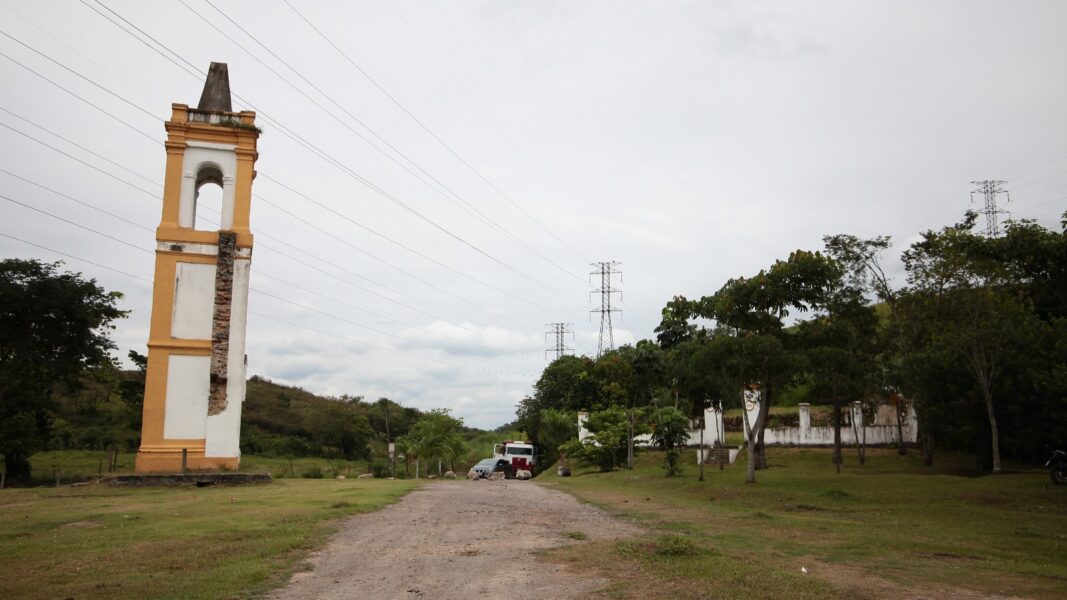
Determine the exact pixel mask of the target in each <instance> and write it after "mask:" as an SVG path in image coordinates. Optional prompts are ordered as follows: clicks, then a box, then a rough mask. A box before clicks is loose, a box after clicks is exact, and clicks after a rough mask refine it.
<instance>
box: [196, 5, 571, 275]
mask: <svg viewBox="0 0 1067 600" xmlns="http://www.w3.org/2000/svg"><path fill="white" fill-rule="evenodd" d="M178 1H179V2H180V3H181V4H182V5H183V6H185V7H186V8H187V9H189V11H190V12H192V13H193V14H194V15H196V16H197V17H199V18H200V19H201V20H202V21H204V22H205V23H207V24H208V25H209V26H210V27H211V28H213V29H214V30H215V31H217V32H219V34H221V35H222V36H224V37H225V38H226V39H228V40H230V41H231V42H232V43H233V44H234V45H236V46H237V47H238V48H241V50H243V51H244V52H245V53H246V54H249V55H250V56H252V58H253V59H255V60H256V61H257V62H259V63H260V64H261V65H263V66H264V67H265V68H267V69H268V70H269V71H270V72H271V73H273V74H274V75H275V76H276V77H278V78H279V79H281V80H282V81H283V82H285V83H286V84H288V85H289V86H290V87H292V88H293V89H295V90H296V91H297V92H298V93H300V94H301V95H302V96H304V97H305V98H307V99H308V100H309V101H310V102H312V103H313V104H315V106H317V107H318V108H319V109H320V110H322V111H323V112H326V113H327V114H329V115H330V116H331V117H333V118H334V119H335V120H336V121H337V122H338V123H341V125H343V126H344V127H345V128H346V129H348V130H349V131H351V132H352V133H353V134H355V135H356V136H358V137H359V138H360V139H362V140H363V141H365V142H367V144H369V145H370V146H371V147H372V148H374V149H375V150H377V151H378V152H379V153H381V154H382V155H383V156H385V157H387V158H389V159H390V160H391V161H393V163H395V164H396V165H397V166H399V167H401V168H402V169H404V170H405V171H407V172H408V173H409V174H411V175H412V176H413V177H415V178H416V179H419V181H421V182H422V183H424V184H426V186H427V187H429V188H430V189H432V190H433V191H435V192H437V193H438V194H440V195H441V196H442V197H443V198H445V199H446V200H448V201H449V202H451V203H453V204H455V205H456V206H457V207H459V208H460V209H461V210H463V211H464V212H466V213H467V214H470V215H471V216H473V217H475V218H476V219H479V220H481V221H482V222H483V223H485V224H486V225H488V226H489V227H491V228H493V229H494V230H496V231H497V232H498V233H500V234H501V235H503V236H504V237H505V238H507V239H509V240H511V241H513V242H515V243H516V244H518V245H520V246H522V247H523V248H524V249H526V250H528V251H529V252H531V253H533V254H534V255H536V256H538V257H539V258H541V259H542V260H544V261H546V262H548V263H549V264H551V265H552V266H553V267H555V268H557V269H559V270H560V271H562V272H563V273H566V274H567V275H569V276H571V277H573V278H574V279H576V280H578V281H582V278H581V277H579V276H577V275H575V274H574V273H572V272H570V271H568V270H567V269H565V268H564V267H563V266H561V265H559V264H558V263H556V262H555V261H553V260H552V259H550V258H548V257H547V256H545V255H544V254H542V253H541V252H540V251H538V250H537V249H536V248H534V247H533V246H531V245H529V244H527V243H526V242H524V241H523V240H522V239H520V238H519V237H518V236H516V235H515V234H513V233H511V232H510V231H508V230H507V229H506V228H505V227H503V226H502V225H500V224H499V223H497V222H496V221H494V220H493V219H492V218H491V217H489V216H488V215H486V214H485V213H484V212H482V211H481V210H479V209H478V207H476V206H475V205H474V204H472V203H471V202H469V201H467V200H466V199H465V198H463V197H462V196H461V195H459V194H458V193H456V192H455V191H454V190H452V188H450V187H449V186H448V185H446V184H445V183H443V182H442V181H440V180H439V179H437V178H436V177H434V175H433V174H432V173H430V172H428V171H427V170H426V169H424V168H423V167H422V166H420V165H419V164H418V163H417V162H416V161H414V160H412V159H411V158H410V157H409V156H407V155H406V154H405V153H404V152H403V151H401V150H400V149H399V148H397V147H396V146H394V145H393V144H392V143H390V142H389V140H387V139H385V138H384V137H382V136H381V135H379V134H378V132H376V131H375V130H374V129H373V128H372V127H371V126H370V125H368V124H367V123H365V122H364V121H363V120H361V119H360V118H359V117H357V116H356V115H354V114H352V112H351V111H349V110H348V109H347V108H345V106H344V105H343V104H342V103H340V102H337V101H336V100H334V99H333V97H332V96H331V95H330V94H328V93H326V92H325V91H323V90H322V88H320V87H319V86H317V85H315V83H314V82H312V81H311V80H310V79H308V78H307V77H305V76H304V74H303V73H302V72H301V71H300V70H299V69H296V68H295V67H293V66H292V65H290V64H289V63H288V62H286V61H285V59H283V58H282V57H281V56H279V55H278V54H277V53H276V52H274V51H273V50H271V49H270V47H268V46H267V45H266V44H264V43H263V42H261V41H259V38H257V37H256V36H254V35H252V33H251V32H249V31H248V30H247V29H245V28H244V27H243V26H242V25H241V24H240V23H238V22H237V21H235V20H233V19H232V18H231V17H230V16H229V15H227V14H226V13H225V12H224V11H223V10H222V9H220V8H219V7H218V6H216V5H215V4H214V3H213V2H211V0H204V1H205V2H206V3H207V4H208V5H209V6H210V7H211V8H213V9H214V10H215V11H216V12H218V13H219V14H220V15H222V17H223V18H225V19H226V20H227V21H229V22H230V23H231V24H232V25H233V26H234V27H236V28H237V29H239V30H240V31H241V32H242V33H244V34H245V35H246V36H248V37H249V38H250V39H251V40H252V41H253V42H255V43H256V44H258V45H259V47H261V48H263V49H264V50H265V51H267V53H269V54H270V55H271V56H273V57H274V58H275V59H276V60H277V61H278V62H280V63H281V64H282V65H284V66H285V67H286V68H287V69H289V70H290V71H292V72H293V73H294V74H296V76H297V77H299V78H300V79H301V80H302V81H303V82H304V83H306V84H307V85H309V86H311V87H312V88H313V89H314V90H315V91H316V92H318V93H319V94H321V95H322V96H323V97H324V98H326V99H327V100H329V101H330V102H331V103H332V104H333V105H334V106H336V107H337V108H338V109H340V110H341V112H343V113H344V114H346V115H348V117H349V118H350V119H352V120H353V121H355V122H356V123H358V124H359V125H360V126H361V127H363V128H364V129H366V130H367V131H368V132H369V133H370V134H371V135H372V136H374V137H375V138H376V139H377V140H379V141H380V142H382V143H383V144H385V145H386V146H387V147H388V148H389V149H390V150H392V151H393V152H394V153H396V154H397V155H399V156H400V157H401V158H403V159H404V160H405V161H406V162H407V163H408V164H410V165H411V166H412V167H414V168H415V169H417V170H418V171H419V173H421V174H422V175H425V176H426V177H428V178H429V179H430V180H431V181H433V183H434V184H436V185H437V186H438V187H434V186H433V185H431V184H430V183H429V182H428V181H426V180H425V179H423V178H422V177H421V176H420V175H418V174H416V173H413V172H412V171H411V170H410V169H409V168H408V167H407V166H406V165H404V164H402V163H400V162H399V161H398V160H397V159H396V158H394V157H393V156H392V155H390V154H389V153H387V152H385V151H384V150H383V149H382V148H380V147H379V146H377V145H376V144H375V143H374V142H372V141H371V140H368V139H367V138H366V137H365V136H363V135H362V134H360V133H359V132H357V131H355V130H353V129H352V128H351V127H349V126H348V125H347V124H346V123H344V122H343V121H341V120H340V119H339V118H337V117H336V116H335V115H333V114H332V113H330V112H329V111H327V110H326V108H325V107H323V106H322V105H321V104H319V103H318V102H316V101H315V100H313V99H312V98H311V97H310V96H308V95H307V94H306V93H305V92H304V91H303V90H301V89H300V88H299V87H297V86H295V85H293V84H292V83H291V82H289V81H288V80H286V79H285V78H284V77H282V75H281V74H280V73H278V72H277V71H275V70H274V69H272V68H270V67H269V66H268V65H266V64H265V63H264V62H263V61H261V60H259V58H258V57H257V56H256V55H255V54H252V53H251V52H249V51H248V50H247V49H245V48H244V47H243V46H241V44H240V43H238V42H237V41H236V40H234V39H233V38H232V37H230V36H229V35H227V34H226V33H225V32H224V31H222V30H221V29H219V27H217V26H216V25H215V24H214V23H212V22H211V21H210V20H208V19H207V18H206V17H204V16H203V15H201V14H200V13H199V12H197V11H196V10H194V9H193V8H192V7H191V6H189V5H188V4H187V3H186V2H185V0H178ZM294 10H295V9H294ZM394 101H395V100H394ZM416 120H417V119H416ZM431 135H432V132H431ZM442 190H443V191H442Z"/></svg>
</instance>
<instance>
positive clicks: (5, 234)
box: [0, 232, 535, 377]
mask: <svg viewBox="0 0 1067 600" xmlns="http://www.w3.org/2000/svg"><path fill="white" fill-rule="evenodd" d="M0 236H2V237H5V238H8V239H11V240H15V241H16V242H20V243H23V244H26V245H28V246H33V247H34V248H38V249H41V250H45V251H47V252H52V253H54V254H58V255H59V256H63V257H66V258H70V259H72V260H77V261H80V262H84V263H86V264H90V265H93V266H95V267H99V268H101V269H105V270H108V271H111V272H113V273H118V274H119V275H124V276H126V277H129V278H131V279H137V280H139V281H142V282H145V283H148V284H151V283H153V280H151V279H147V278H145V277H141V276H140V275H134V274H132V273H127V272H125V271H122V270H120V269H116V268H114V267H111V266H108V265H104V264H101V263H98V262H94V261H91V260H88V259H85V258H81V257H79V256H75V255H73V254H70V253H67V252H62V251H60V250H56V249H53V248H49V247H48V246H44V245H42V244H37V243H34V242H31V241H28V240H24V239H22V238H19V237H16V236H13V235H10V234H7V233H4V232H0ZM248 314H250V315H255V316H257V317H260V318H264V319H269V320H271V321H276V322H278V323H282V324H285V325H289V326H291V327H295V328H298V329H304V330H306V331H311V332H314V333H318V334H320V335H326V336H330V337H333V338H337V339H341V340H345V341H348V342H352V343H355V344H360V345H363V346H368V347H371V348H374V349H377V350H383V351H385V352H391V353H393V354H400V355H403V356H408V357H411V358H417V359H419V360H424V361H428V362H434V363H438V364H443V365H448V366H452V367H458V368H461V369H468V370H474V371H480V372H483V373H492V374H497V375H509V376H520V377H534V376H535V375H533V374H531V373H516V372H508V371H501V370H490V369H481V368H478V367H473V366H471V365H467V364H464V363H455V362H451V361H447V360H442V359H439V358H433V357H429V356H423V355H421V354H412V353H410V352H404V351H402V350H397V349H396V348H389V347H388V346H382V345H380V344H375V343H372V342H367V341H365V340H359V339H355V338H350V337H348V336H343V335H339V334H337V333H333V332H329V331H323V330H321V329H315V328H313V327H307V326H304V325H300V324H298V323H292V322H290V321H286V320H284V319H280V318H277V317H272V316H270V315H265V314H262V313H257V312H254V311H248Z"/></svg>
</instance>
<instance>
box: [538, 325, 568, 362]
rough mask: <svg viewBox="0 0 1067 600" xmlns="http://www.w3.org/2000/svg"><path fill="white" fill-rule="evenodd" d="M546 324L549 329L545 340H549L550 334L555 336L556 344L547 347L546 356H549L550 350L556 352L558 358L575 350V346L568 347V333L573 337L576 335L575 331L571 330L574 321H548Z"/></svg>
mask: <svg viewBox="0 0 1067 600" xmlns="http://www.w3.org/2000/svg"><path fill="white" fill-rule="evenodd" d="M546 325H547V326H548V327H549V330H548V331H546V332H545V341H548V336H549V335H552V336H555V339H556V345H555V346H554V347H552V348H545V356H548V353H549V352H555V353H556V358H559V357H561V356H563V355H564V354H567V353H568V352H574V348H568V347H567V344H566V338H567V334H568V333H569V334H571V338H572V339H573V337H574V332H573V331H570V330H569V328H570V327H571V326H573V325H574V323H546Z"/></svg>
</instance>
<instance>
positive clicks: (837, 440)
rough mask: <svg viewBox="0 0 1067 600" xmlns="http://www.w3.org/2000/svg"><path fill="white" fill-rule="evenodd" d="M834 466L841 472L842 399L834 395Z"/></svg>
mask: <svg viewBox="0 0 1067 600" xmlns="http://www.w3.org/2000/svg"><path fill="white" fill-rule="evenodd" d="M833 460H834V466H835V467H837V472H838V473H840V472H841V399H840V398H838V397H837V395H836V394H835V395H834V458H833Z"/></svg>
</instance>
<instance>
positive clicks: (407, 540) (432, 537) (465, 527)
mask: <svg viewBox="0 0 1067 600" xmlns="http://www.w3.org/2000/svg"><path fill="white" fill-rule="evenodd" d="M568 532H582V533H584V534H585V535H586V536H588V539H590V540H603V539H613V538H619V537H626V536H630V535H635V534H637V533H639V531H638V529H636V528H635V527H634V526H632V525H629V524H626V523H622V522H620V521H618V520H616V519H614V518H612V517H610V516H609V515H607V514H606V513H604V512H603V511H601V510H599V509H596V508H594V507H591V506H589V505H585V504H580V503H579V502H578V501H577V500H575V499H574V498H573V497H571V496H568V495H566V494H564V493H562V492H557V491H554V490H549V489H546V488H543V487H541V486H539V485H537V484H535V483H532V482H528V481H465V480H464V481H442V482H433V483H430V484H428V485H426V486H424V487H423V488H421V489H419V490H416V491H414V492H412V493H410V494H408V495H407V496H405V497H404V498H403V499H402V500H401V501H400V502H398V503H396V504H393V505H391V506H388V507H386V508H385V509H383V510H380V511H378V512H375V513H370V514H365V515H359V516H356V517H353V518H351V519H349V520H348V521H346V522H345V523H344V525H342V527H341V529H340V531H338V533H337V534H336V535H335V536H334V537H333V538H332V539H331V541H330V542H329V544H328V545H327V547H326V548H325V549H323V550H322V551H321V552H319V553H317V554H316V555H314V556H313V557H312V558H311V560H310V566H311V568H310V570H308V571H305V572H301V573H297V574H296V575H294V576H293V578H292V579H291V580H290V582H289V584H288V585H287V586H286V587H284V588H282V589H280V590H277V591H276V592H275V593H273V594H272V595H270V596H269V597H270V598H273V599H276V600H282V599H285V600H292V599H310V598H323V599H330V598H338V599H339V598H374V599H378V598H425V599H431V598H432V599H434V600H451V599H455V600H461V599H467V598H523V600H538V599H548V598H551V599H556V598H579V597H581V596H582V595H583V594H587V593H589V592H592V591H595V590H597V589H600V588H602V587H604V586H605V585H606V583H607V582H605V581H603V580H591V579H588V578H585V577H580V576H578V575H576V574H573V573H570V572H568V571H566V570H565V569H563V568H562V567H560V566H558V565H553V564H547V563H538V562H537V561H536V559H535V557H534V551H536V550H540V549H544V548H552V547H556V546H561V545H563V544H567V543H575V542H574V541H573V540H572V539H571V538H569V537H567V536H565V535H564V534H565V533H568Z"/></svg>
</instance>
